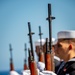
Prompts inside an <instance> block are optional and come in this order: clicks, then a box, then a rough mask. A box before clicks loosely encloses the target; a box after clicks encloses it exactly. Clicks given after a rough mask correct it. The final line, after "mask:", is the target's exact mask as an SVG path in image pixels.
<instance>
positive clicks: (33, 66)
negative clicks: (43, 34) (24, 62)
mask: <svg viewBox="0 0 75 75" xmlns="http://www.w3.org/2000/svg"><path fill="white" fill-rule="evenodd" d="M28 29H29V34H28V35H29V39H30V46H31V51H30V50H29V66H30V71H31V75H38V72H37V66H36V62H35V60H34V53H33V44H32V34H34V33H32V32H31V27H30V22H28Z"/></svg>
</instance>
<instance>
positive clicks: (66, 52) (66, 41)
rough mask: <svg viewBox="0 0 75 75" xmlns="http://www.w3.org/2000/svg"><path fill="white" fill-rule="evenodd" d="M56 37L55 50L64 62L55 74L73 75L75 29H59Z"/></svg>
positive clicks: (74, 70)
mask: <svg viewBox="0 0 75 75" xmlns="http://www.w3.org/2000/svg"><path fill="white" fill-rule="evenodd" d="M57 39H58V42H57V44H56V46H55V50H57V52H58V55H59V57H60V59H63V60H64V62H65V65H63V66H62V68H61V69H60V70H59V72H58V73H57V75H75V31H74V30H73V31H72V30H68V31H60V32H58V34H57Z"/></svg>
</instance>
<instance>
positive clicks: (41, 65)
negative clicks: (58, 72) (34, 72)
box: [37, 62, 45, 71]
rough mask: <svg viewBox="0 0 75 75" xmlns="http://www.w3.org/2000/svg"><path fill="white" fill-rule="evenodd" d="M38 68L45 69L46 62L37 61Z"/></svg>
mask: <svg viewBox="0 0 75 75" xmlns="http://www.w3.org/2000/svg"><path fill="white" fill-rule="evenodd" d="M37 68H38V69H39V70H40V71H43V70H44V68H45V64H44V63H43V62H38V63H37Z"/></svg>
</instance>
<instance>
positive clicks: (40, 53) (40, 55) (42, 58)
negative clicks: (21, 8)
mask: <svg viewBox="0 0 75 75" xmlns="http://www.w3.org/2000/svg"><path fill="white" fill-rule="evenodd" d="M42 35H43V33H41V26H39V37H40V48H39V61H40V62H44V52H43V47H42Z"/></svg>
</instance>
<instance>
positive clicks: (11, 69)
mask: <svg viewBox="0 0 75 75" xmlns="http://www.w3.org/2000/svg"><path fill="white" fill-rule="evenodd" d="M9 49H10V71H13V70H14V65H13V56H12V48H11V44H9Z"/></svg>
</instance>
